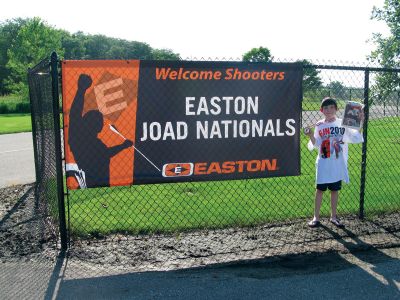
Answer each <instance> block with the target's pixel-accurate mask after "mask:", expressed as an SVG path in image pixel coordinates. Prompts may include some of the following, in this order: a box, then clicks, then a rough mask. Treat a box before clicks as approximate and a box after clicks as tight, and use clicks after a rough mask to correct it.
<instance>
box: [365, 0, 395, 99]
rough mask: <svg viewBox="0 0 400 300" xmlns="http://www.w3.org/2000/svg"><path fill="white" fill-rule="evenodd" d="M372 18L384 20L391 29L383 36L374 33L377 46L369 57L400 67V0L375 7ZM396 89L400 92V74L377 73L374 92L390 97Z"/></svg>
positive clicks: (375, 60) (387, 66)
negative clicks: (387, 34) (388, 33)
mask: <svg viewBox="0 0 400 300" xmlns="http://www.w3.org/2000/svg"><path fill="white" fill-rule="evenodd" d="M371 18H372V19H376V20H379V21H384V22H386V24H387V25H388V27H389V29H390V35H389V36H388V37H383V36H382V34H380V33H375V34H373V41H374V42H375V44H376V46H377V48H376V50H375V51H373V52H372V53H371V55H370V56H369V59H370V60H372V61H373V62H378V63H379V64H380V65H381V66H382V67H385V68H399V67H400V2H399V0H385V2H384V5H383V8H377V7H374V9H373V11H372V17H371ZM394 91H397V92H398V93H400V74H399V73H389V72H384V73H380V74H378V75H377V78H376V84H375V86H374V87H373V92H372V93H373V94H375V95H376V96H378V95H379V97H381V98H382V97H383V100H384V99H385V98H387V97H390V95H391V94H393V92H394Z"/></svg>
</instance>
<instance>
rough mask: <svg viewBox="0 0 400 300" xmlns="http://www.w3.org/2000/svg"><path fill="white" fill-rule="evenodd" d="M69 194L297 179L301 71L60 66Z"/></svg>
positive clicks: (255, 66)
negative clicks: (103, 188)
mask: <svg viewBox="0 0 400 300" xmlns="http://www.w3.org/2000/svg"><path fill="white" fill-rule="evenodd" d="M62 83H63V86H62V91H63V109H64V125H65V127H64V128H65V130H64V135H65V136H64V141H65V153H66V170H67V185H68V187H69V188H70V189H74V188H79V187H80V188H85V187H98V186H115V185H131V184H146V183H162V182H182V181H203V180H230V179H244V178H261V177H276V176H294V175H299V174H300V148H299V146H300V145H299V144H300V141H299V139H300V136H299V128H300V117H301V99H302V90H301V83H302V65H301V64H297V63H293V64H281V63H240V62H189V61H138V60H129V61H63V63H62Z"/></svg>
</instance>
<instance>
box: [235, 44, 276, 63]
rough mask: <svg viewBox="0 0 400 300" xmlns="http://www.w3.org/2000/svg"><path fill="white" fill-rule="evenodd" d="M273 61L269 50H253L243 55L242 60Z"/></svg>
mask: <svg viewBox="0 0 400 300" xmlns="http://www.w3.org/2000/svg"><path fill="white" fill-rule="evenodd" d="M272 59H273V57H272V56H271V52H270V51H269V49H268V48H264V47H259V48H253V49H251V50H250V51H248V52H246V53H245V54H244V55H243V58H242V60H243V61H248V62H270V61H271V60H272Z"/></svg>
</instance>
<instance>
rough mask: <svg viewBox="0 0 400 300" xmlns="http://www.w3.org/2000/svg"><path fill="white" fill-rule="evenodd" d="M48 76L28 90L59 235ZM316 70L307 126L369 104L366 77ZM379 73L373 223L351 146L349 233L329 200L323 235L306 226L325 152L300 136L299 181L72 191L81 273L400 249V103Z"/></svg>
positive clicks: (343, 203)
mask: <svg viewBox="0 0 400 300" xmlns="http://www.w3.org/2000/svg"><path fill="white" fill-rule="evenodd" d="M48 67H49V66H48V63H46V62H42V63H41V64H39V65H38V66H37V67H35V69H33V70H31V71H30V73H29V83H30V87H31V101H32V114H33V119H34V132H33V134H34V137H35V151H36V155H35V157H36V167H37V174H38V177H37V194H38V197H39V203H40V207H42V209H43V210H45V211H47V212H48V213H49V214H48V216H49V219H51V221H52V224H53V227H54V228H57V224H58V217H57V213H56V212H57V210H58V209H57V192H56V190H57V187H56V185H57V183H56V180H55V178H56V174H55V172H56V169H55V163H56V160H55V156H54V155H55V154H54V149H55V148H54V147H55V146H56V145H54V124H53V123H52V122H53V121H52V120H53V119H52V99H51V84H50V85H49V82H50V81H49V77H48V76H49V69H48ZM312 67H313V68H314V70H315V71H316V73H317V74H318V77H319V78H320V80H319V81H318V80H317V81H312V80H308V81H307V78H308V77H305V78H304V82H303V103H302V117H301V118H302V120H301V121H302V126H303V127H306V126H313V125H314V124H315V123H316V122H317V121H319V120H320V119H322V118H323V115H322V114H321V113H320V112H319V108H320V102H321V99H322V98H324V97H326V96H330V97H334V98H335V99H337V101H338V105H339V111H338V116H339V117H341V116H342V114H343V109H344V105H345V101H348V100H352V101H358V102H362V103H364V102H365V101H364V100H365V99H364V96H365V87H364V80H365V70H362V69H354V70H352V69H351V68H350V69H343V68H340V67H338V68H336V69H335V67H334V66H331V67H330V68H329V69H326V68H323V67H321V68H319V67H318V66H312ZM100 71H101V70H100ZM371 73H373V74H371V79H370V91H369V92H370V99H369V102H368V103H365V104H366V110H368V112H369V122H368V132H367V137H368V144H367V168H366V173H365V174H364V175H365V178H366V190H365V207H364V212H365V216H366V218H367V221H362V220H360V219H359V218H358V215H359V213H360V192H361V191H360V186H361V178H362V174H361V167H362V164H361V161H362V145H361V144H355V145H350V146H349V153H350V155H349V162H348V168H349V173H350V184H348V185H344V186H343V189H342V191H341V192H340V197H339V207H338V213H339V216H340V217H341V218H342V219H343V223H344V224H345V225H346V229H344V230H342V231H338V230H337V228H335V227H334V226H333V225H332V224H330V223H329V222H328V219H329V215H330V201H329V193H328V192H327V193H325V195H324V198H323V205H322V208H321V215H322V217H323V219H322V223H323V227H322V229H321V228H320V229H317V230H310V229H309V228H308V227H307V221H308V220H309V219H310V218H311V217H312V215H313V207H314V193H315V158H316V155H317V153H316V152H310V151H309V150H308V149H307V142H308V139H307V137H306V136H305V135H302V136H301V140H300V143H301V175H300V176H295V177H276V178H265V179H251V180H249V179H246V180H231V181H209V182H184V183H171V184H151V185H138V186H134V185H132V186H118V187H101V188H89V189H76V190H66V193H67V195H66V203H65V205H66V211H67V220H68V221H67V222H68V224H67V225H68V234H69V238H70V242H71V248H70V254H71V257H72V258H73V257H75V258H76V262H75V263H76V265H77V266H78V267H82V265H81V262H82V260H85V262H86V263H87V264H88V266H89V269H91V270H100V269H101V270H104V271H106V272H128V271H129V270H141V269H143V270H148V269H152V268H155V269H156V268H161V269H168V268H175V267H188V266H195V265H204V264H209V263H216V262H224V261H232V260H241V259H251V258H262V257H265V256H270V255H281V254H293V253H304V252H310V251H326V250H343V249H345V250H346V249H347V250H349V249H352V248H353V247H355V246H354V245H356V246H358V247H359V248H363V247H364V248H365V247H370V246H371V245H381V246H385V245H386V246H387V245H393V244H399V230H400V223H399V221H398V213H399V210H400V201H399V198H398V195H399V191H400V188H399V187H400V184H399V182H398V174H399V171H400V163H399V161H400V159H399V158H400V131H399V125H400V117H399V100H400V98H399V93H397V92H392V93H389V94H388V95H385V97H383V96H382V95H381V96H377V95H376V94H374V93H372V91H373V89H374V84H375V83H376V82H377V80H376V78H377V76H379V74H380V73H379V72H371ZM305 74H307V73H305ZM306 76H308V75H306ZM38 91H40V93H39V92H38ZM75 92H76V90H71V91H67V93H71V94H74V93H75ZM88 105H89V107H90V104H88ZM154 109H163V108H162V107H154ZM128 121H129V120H127V122H128ZM64 130H68V128H64ZM100 134H102V133H100ZM111 139H112V140H110V141H109V142H110V144H111V145H114V146H115V145H118V144H122V143H123V139H122V138H121V137H119V136H117V135H115V134H114V135H113V136H112V138H111ZM232 151H233V150H232ZM91 155H93V156H95V155H96V153H92V154H91ZM119 167H120V168H122V169H123V168H124V167H126V166H124V165H121V166H119ZM382 232H390V233H391V236H390V237H388V236H384V235H382ZM356 237H357V238H356Z"/></svg>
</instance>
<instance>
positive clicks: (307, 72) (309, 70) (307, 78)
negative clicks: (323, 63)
mask: <svg viewBox="0 0 400 300" xmlns="http://www.w3.org/2000/svg"><path fill="white" fill-rule="evenodd" d="M298 62H301V63H302V64H303V66H304V68H303V91H304V92H308V91H313V90H317V89H319V88H321V87H322V81H321V78H320V77H319V73H320V71H318V70H317V69H316V68H315V67H314V66H313V65H312V64H311V62H309V61H308V60H306V59H303V60H300V61H298Z"/></svg>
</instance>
